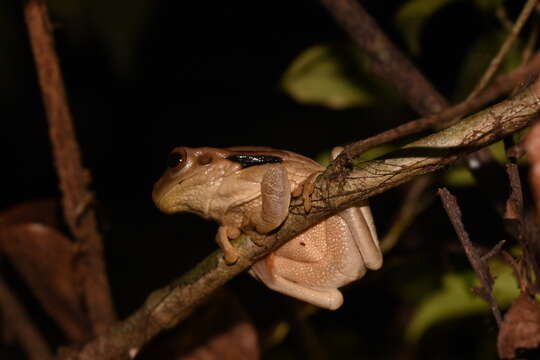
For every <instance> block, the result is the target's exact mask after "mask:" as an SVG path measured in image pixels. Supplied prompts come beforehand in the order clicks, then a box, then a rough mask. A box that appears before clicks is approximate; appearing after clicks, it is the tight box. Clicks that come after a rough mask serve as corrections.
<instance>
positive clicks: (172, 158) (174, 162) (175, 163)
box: [167, 151, 185, 169]
mask: <svg viewBox="0 0 540 360" xmlns="http://www.w3.org/2000/svg"><path fill="white" fill-rule="evenodd" d="M184 160H185V156H184V154H182V153H179V152H177V151H173V152H172V153H170V154H169V157H168V158H167V167H168V168H169V169H176V168H179V167H181V165H182V164H183V163H184Z"/></svg>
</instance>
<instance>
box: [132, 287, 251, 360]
mask: <svg viewBox="0 0 540 360" xmlns="http://www.w3.org/2000/svg"><path fill="white" fill-rule="evenodd" d="M154 345H155V346H154V347H153V348H152V346H150V349H148V351H145V352H144V354H141V355H142V356H141V359H170V360H238V359H240V360H256V359H259V358H260V354H259V344H258V337H257V332H256V329H255V327H254V325H253V323H252V322H251V320H250V319H249V317H248V315H247V314H246V312H245V311H244V309H243V307H242V305H241V304H240V303H239V302H238V301H237V300H236V298H235V296H234V295H233V294H232V293H229V292H226V291H220V292H219V293H218V294H217V295H216V296H215V297H214V298H213V301H211V302H210V303H209V304H208V305H206V306H204V307H203V308H201V309H200V310H199V311H197V312H196V313H194V314H193V315H192V316H191V317H190V318H189V319H188V320H187V321H186V322H185V323H183V324H182V325H180V327H179V329H178V330H176V331H175V332H174V333H172V334H169V335H168V336H166V337H165V338H162V339H160V340H158V341H157V343H156V344H154Z"/></svg>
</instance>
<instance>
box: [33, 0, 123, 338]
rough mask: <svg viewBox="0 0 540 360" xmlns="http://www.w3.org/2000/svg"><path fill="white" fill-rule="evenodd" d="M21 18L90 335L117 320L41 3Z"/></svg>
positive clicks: (87, 179)
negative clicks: (74, 244)
mask: <svg viewBox="0 0 540 360" xmlns="http://www.w3.org/2000/svg"><path fill="white" fill-rule="evenodd" d="M24 15H25V20H26V24H27V27H28V33H29V38H30V44H31V47H32V52H33V54H34V59H35V62H36V69H37V74H38V79H39V84H40V87H41V92H42V96H43V103H44V105H45V110H46V114H47V120H48V122H49V135H50V139H51V143H52V148H53V155H54V160H55V165H56V171H57V173H58V178H59V180H60V188H61V190H62V193H63V199H62V203H63V210H64V217H65V220H66V222H67V224H68V226H69V229H70V230H71V233H72V234H73V235H74V237H75V238H76V239H77V240H79V241H80V243H81V256H80V259H81V266H80V269H81V272H82V273H81V278H82V282H83V288H84V294H85V302H86V306H87V308H88V312H89V316H90V319H91V321H92V324H93V325H94V332H95V333H96V334H99V333H101V332H103V331H104V330H105V329H106V328H107V327H108V326H109V325H110V324H111V323H112V322H113V321H114V320H115V318H116V316H115V312H114V309H113V305H112V301H111V294H110V289H109V285H108V281H107V277H106V274H105V263H104V261H103V245H102V238H101V235H100V233H99V232H98V230H97V222H96V216H95V213H94V211H93V209H91V208H88V209H86V207H87V206H86V205H88V202H89V199H91V197H92V196H91V194H90V192H89V190H88V186H89V184H90V174H89V172H88V170H87V169H85V168H84V167H83V166H82V164H81V156H80V152H79V146H78V144H77V140H76V137H75V131H74V129H73V122H72V120H71V114H70V111H69V107H68V103H67V96H66V92H65V89H64V83H63V80H62V75H61V72H60V66H59V61H58V57H57V55H56V52H55V49H54V39H53V36H52V31H51V24H50V21H49V17H48V14H47V8H46V6H45V3H44V2H43V0H27V1H26V2H25V7H24Z"/></svg>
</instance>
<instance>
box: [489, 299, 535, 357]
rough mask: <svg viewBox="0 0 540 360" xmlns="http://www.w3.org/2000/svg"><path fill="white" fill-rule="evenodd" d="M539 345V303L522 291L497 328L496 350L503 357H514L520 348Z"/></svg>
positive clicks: (526, 348) (525, 348) (524, 348)
mask: <svg viewBox="0 0 540 360" xmlns="http://www.w3.org/2000/svg"><path fill="white" fill-rule="evenodd" d="M538 345H540V304H538V303H537V302H536V301H535V300H534V299H533V298H531V297H530V296H528V295H527V294H524V293H522V294H521V295H520V296H519V297H518V298H517V299H516V300H515V301H514V303H513V304H512V306H511V307H510V310H508V312H507V313H506V315H505V316H504V321H503V323H502V325H501V328H500V330H499V338H498V351H499V356H500V357H501V358H503V359H514V358H515V357H516V356H517V351H518V350H520V349H523V350H528V349H535V348H537V347H538Z"/></svg>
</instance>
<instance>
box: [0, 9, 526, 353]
mask: <svg viewBox="0 0 540 360" xmlns="http://www.w3.org/2000/svg"><path fill="white" fill-rule="evenodd" d="M362 3H363V5H364V6H365V7H366V8H367V10H368V12H370V13H371V14H372V15H373V16H374V18H375V19H376V20H377V21H378V22H379V24H380V25H381V26H382V27H383V28H384V29H385V31H386V32H387V35H389V36H390V37H391V38H392V40H394V41H395V42H396V43H397V44H398V45H400V46H401V47H402V48H404V49H405V45H404V41H403V38H402V37H401V36H400V34H399V32H398V31H397V29H396V28H395V26H394V25H393V17H394V14H395V12H396V10H397V8H398V7H399V6H401V5H402V4H403V1H397V0H395V1H375V0H371V1H363V2H362ZM20 4H21V2H20V1H16V0H1V1H0V121H1V124H2V130H1V132H0V151H1V154H2V157H1V159H2V165H1V167H0V169H1V171H0V174H1V175H2V186H3V191H2V192H1V194H2V196H1V198H0V208H2V209H5V208H8V207H9V206H12V205H15V204H17V203H20V202H22V201H25V200H31V199H36V198H42V197H50V196H58V195H59V191H58V188H57V178H56V174H55V169H54V166H53V162H52V158H51V152H50V145H49V140H48V136H47V125H46V119H45V117H44V112H43V107H42V104H41V99H40V93H39V89H38V87H37V79H36V74H35V70H34V67H33V66H34V64H33V60H32V56H31V53H30V49H29V44H28V41H27V36H26V31H25V25H24V21H23V18H22V11H21V6H20ZM49 4H50V13H51V17H52V19H53V23H54V25H55V36H56V42H57V50H58V53H59V56H60V59H61V65H62V70H63V72H64V76H65V82H66V89H67V92H68V96H69V101H70V105H71V109H72V114H73V119H74V122H75V125H76V129H77V136H78V140H79V142H80V147H81V152H82V154H83V161H84V164H85V166H86V167H88V168H89V169H90V170H91V172H92V175H93V190H94V191H95V193H96V198H97V200H98V209H99V212H100V219H101V225H102V228H103V231H104V234H105V241H106V242H105V246H106V253H107V263H108V268H109V271H110V279H111V286H112V289H113V293H114V296H115V301H116V304H117V306H118V310H119V313H120V315H121V317H125V316H127V315H128V314H129V313H130V312H131V311H132V310H134V309H135V308H136V307H138V306H139V305H140V304H141V303H142V301H143V300H144V298H145V296H146V295H147V294H148V292H149V291H151V290H152V289H155V288H157V287H159V286H162V285H165V284H166V283H168V282H169V281H171V280H172V279H174V278H175V277H177V276H179V275H180V274H182V273H183V272H185V271H186V270H187V269H189V268H191V267H192V266H193V265H194V264H196V263H197V262H198V261H200V260H201V259H202V258H203V257H204V256H206V255H207V254H209V252H210V251H212V250H213V249H215V248H216V245H215V243H214V240H213V238H214V233H215V229H216V225H215V224H214V223H211V222H207V221H204V220H202V219H199V218H197V217H196V216H193V215H187V214H182V215H175V216H166V215H163V214H161V213H159V212H158V211H157V210H156V209H155V208H154V206H153V203H152V201H151V197H150V193H151V190H152V186H153V183H154V182H155V181H156V180H157V178H158V177H159V176H160V175H161V173H162V172H163V171H164V164H165V159H166V156H167V154H168V152H169V151H170V150H171V149H172V148H173V147H175V146H179V145H185V146H193V147H198V146H214V147H227V146H234V145H266V146H271V147H275V148H283V149H288V150H293V151H296V152H299V153H302V154H304V155H307V156H310V157H315V156H316V155H318V154H320V153H321V152H323V151H327V150H328V149H330V148H331V147H333V146H335V145H337V144H345V143H349V142H352V141H355V140H358V139H361V138H363V137H367V136H369V135H372V134H374V133H376V132H378V131H381V130H384V129H387V128H390V127H392V126H394V125H395V124H398V123H402V122H404V121H407V120H411V119H413V118H415V114H414V112H412V111H411V110H410V109H409V108H408V107H407V106H406V105H405V104H400V103H399V102H394V103H393V104H391V105H388V106H377V107H372V108H363V109H361V108H357V109H350V110H341V111H335V110H329V109H327V108H324V107H318V106H306V105H301V104H298V103H297V102H295V101H294V100H293V99H291V98H290V97H288V96H287V94H285V93H284V92H283V91H282V90H281V88H280V86H279V81H280V77H281V75H282V74H283V72H284V71H285V69H286V68H287V66H288V65H289V64H290V63H291V62H292V60H293V59H294V58H295V57H296V56H297V55H299V54H300V53H301V52H302V51H303V50H305V49H306V48H308V47H310V46H312V45H315V44H320V43H346V42H347V41H348V39H347V37H346V35H345V34H344V33H343V32H342V31H341V29H340V28H339V27H338V25H337V24H336V23H335V22H334V20H333V19H332V18H331V17H330V16H329V14H328V13H327V12H326V11H325V10H324V9H323V7H322V5H321V4H320V3H319V2H317V1H272V2H271V1H268V2H256V1H230V2H208V1H199V2H182V1H165V0H162V1H150V0H136V1H127V0H122V1H103V0H100V1H96V0H94V1H91V0H86V1H85V0H78V1H67V0H66V1H61V0H56V1H50V2H49ZM516 9H517V10H519V7H516ZM508 10H509V12H510V15H513V14H514V13H515V9H513V8H509V9H508ZM497 27H500V24H498V23H497V21H496V20H495V19H494V18H493V17H491V18H490V17H486V16H485V15H482V14H480V13H478V10H477V8H476V7H475V6H473V5H472V4H471V2H468V1H456V2H454V3H452V4H451V5H449V6H447V7H445V9H444V11H442V12H440V13H437V14H436V15H435V16H433V17H432V18H431V19H430V20H429V23H428V25H427V26H426V28H427V29H429V31H424V32H423V33H422V49H423V50H422V52H421V53H420V54H418V55H417V56H414V57H412V59H413V61H414V62H415V64H416V65H418V67H419V68H420V69H421V70H422V71H423V72H424V73H425V74H426V76H427V77H428V78H429V79H430V80H431V81H432V82H433V84H434V85H435V87H437V88H438V89H439V90H440V91H441V92H442V93H443V94H445V96H448V97H449V98H451V99H453V100H455V99H456V98H457V97H459V96H460V95H459V94H456V91H455V89H456V86H457V84H456V78H457V74H458V72H459V70H460V66H461V60H462V59H463V57H464V56H465V54H466V52H467V51H468V50H469V48H470V46H471V44H472V43H473V42H474V41H475V40H476V39H477V37H478V36H480V35H481V34H483V33H485V32H489V31H490V30H492V29H494V28H497ZM402 191H403V190H400V189H397V190H393V191H390V192H388V193H386V194H384V195H381V196H379V197H378V198H377V199H374V200H373V201H372V208H373V211H374V214H375V219H376V222H377V224H378V226H379V232H380V233H381V234H384V233H385V226H386V225H388V224H389V223H390V221H391V218H392V215H393V214H395V211H397V208H398V206H397V204H399V200H400V199H401V198H402ZM462 191H463V194H466V195H467V196H469V197H468V198H467V199H468V200H466V201H468V202H467V203H470V205H471V207H470V208H469V210H467V211H469V212H471V213H472V212H474V211H476V209H477V208H476V207H484V206H486V207H487V205H486V204H483V205H482V203H481V202H480V201H479V200H478V198H477V197H476V196H477V195H476V191H474V190H462ZM432 192H433V194H434V193H435V189H433V190H432ZM475 206H476V207H475ZM426 214H429V216H428V215H425V216H423V217H421V218H420V220H419V224H417V225H416V227H414V228H413V230H412V231H411V232H410V233H409V234H408V235H407V236H406V237H405V239H404V240H403V242H404V243H405V245H403V246H401V247H399V248H398V249H396V252H395V253H394V254H390V255H389V258H390V260H387V262H389V263H392V258H393V259H394V260H395V259H399V260H400V261H401V260H403V259H411V256H413V257H414V256H417V257H418V256H419V257H423V260H424V261H427V263H430V264H432V265H433V267H434V268H439V267H441V266H442V267H444V266H445V264H444V263H445V261H446V260H444V259H446V258H447V256H448V255H447V254H446V253H445V252H444V251H442V250H441V243H436V242H434V241H433V239H429V238H427V235H426V234H434V233H436V232H440V231H446V232H447V233H448V234H449V235H445V237H448V236H452V232H451V230H450V227H449V224H448V223H447V220H446V219H445V215H444V213H443V212H442V209H441V208H440V206H439V204H438V203H436V204H435V205H433V206H432V207H431V208H430V209H429V210H428V212H427V213H426ZM487 221H488V222H490V221H491V222H490V223H491V224H493V222H492V221H493V220H492V219H491V220H490V219H489V218H488V219H487ZM476 226H477V227H478V228H482V224H481V223H478V222H477V223H475V224H473V225H472V229H470V230H471V231H472V232H473V233H474V231H475V227H476ZM493 228H496V226H492V227H491V228H490V229H489V231H493V232H495V230H494V229H493ZM483 229H484V230H483V231H486V230H485V229H486V228H485V227H484V228H483ZM484 234H485V233H484ZM429 240H430V241H429ZM387 259H388V258H387ZM426 259H427V260H426ZM412 268H414V265H412V267H411V268H409V269H412ZM408 276H409V274H408V272H407V269H405V270H403V269H401V270H400V274H399V276H398V275H395V274H392V273H391V271H390V270H388V269H385V270H381V271H380V272H377V273H373V274H369V276H367V278H366V279H365V280H364V281H363V282H361V283H359V284H358V285H355V286H353V287H352V288H351V289H350V291H348V292H347V293H346V295H345V305H344V307H343V309H342V310H339V311H338V312H335V313H330V312H326V311H325V312H320V313H319V314H317V315H316V316H315V317H314V320H313V324H314V325H313V326H314V328H315V332H316V333H317V334H319V335H320V336H321V338H325V339H330V340H328V341H332V340H331V339H333V338H332V336H337V337H339V338H346V335H347V334H350V333H352V334H354V336H352V335H351V336H352V338H353V339H354V341H350V342H349V343H348V344H347V345H343V346H341V345H340V346H341V348H344V349H349V350H350V349H351V348H355V347H357V346H358V347H360V345H362V346H364V348H362V349H361V350H358V351H359V353H361V354H364V355H365V354H366V353H368V354H371V358H385V356H389V354H392V353H393V352H394V351H396V349H392V348H391V346H390V345H391V344H393V343H399V342H400V341H401V340H400V339H401V338H400V336H401V335H400V329H402V326H403V325H404V324H403V323H402V322H403V318H404V316H405V315H404V314H406V313H407V311H409V310H407V308H405V310H404V308H402V307H400V306H399V305H398V304H400V301H401V297H400V295H399V294H397V293H396V290H395V289H393V288H392V284H395V283H399V282H401V281H408V279H409V278H408ZM410 276H411V278H410V279H413V278H414V276H415V273H414V269H413V270H411V274H410ZM387 284H390V285H387ZM229 286H230V287H231V288H232V289H233V290H234V292H235V293H236V294H237V295H239V296H238V298H239V299H240V302H241V303H242V304H243V306H244V307H245V308H246V309H247V311H248V313H249V315H250V316H251V317H252V318H254V319H255V320H256V325H257V326H258V328H260V329H262V330H264V328H265V326H266V325H267V324H268V323H270V322H271V320H272V318H273V317H276V316H281V314H283V311H282V308H283V307H284V306H285V307H286V306H289V303H290V302H291V301H292V300H288V299H285V298H284V297H283V296H281V295H279V294H275V293H272V292H270V291H269V290H267V289H266V288H264V287H263V286H262V285H261V284H259V283H257V282H255V281H254V280H253V279H251V278H249V277H248V275H242V276H240V277H238V278H237V279H234V280H233V281H232V282H231V284H230V285H229ZM21 291H24V290H21ZM488 319H489V317H488V316H487V315H486V316H485V317H482V319H481V320H480V323H481V324H482V325H484V328H483V329H484V330H485V328H486V326H485V325H486V324H488V325H487V328H488V330H487V331H488V333H489V332H490V331H492V332H491V333H489V334H488V335H489V336H491V337H492V336H493V335H494V334H495V332H494V330H493V328H492V326H493V324H490V323H489V320H488ZM45 321H46V320H45ZM45 326H53V325H45ZM468 326H469V324H467V323H463V322H462V323H459V324H458V328H459V329H461V328H462V327H464V328H467V327H468ZM336 329H337V330H336ZM489 329H491V330H489ZM262 330H261V331H262ZM336 334H337V335H336ZM489 336H488V337H489ZM288 341H289V342H285V343H284V344H282V345H281V346H282V348H279V347H278V348H277V349H278V350H275V349H274V350H273V351H275V352H277V353H280V351H282V352H283V353H287V351H288V350H286V349H287V346H290V347H291V348H294V341H293V340H290V339H289V340H288ZM291 341H292V343H291ZM336 341H337V340H336ZM345 342H346V341H345ZM454 343H456V344H458V345H456V344H454ZM444 344H445V345H444V347H440V348H439V350H440V351H441V353H444V354H445V356H447V357H445V358H448V359H450V358H452V354H453V351H456V352H457V353H458V354H462V353H461V352H460V350H459V348H460V347H464V348H465V349H469V347H468V345H469V344H468V342H467V341H465V340H463V339H462V338H457V337H456V338H452V339H447V340H446V342H445V343H444ZM455 345H456V346H455ZM333 346H337V345H335V344H334V345H333ZM389 346H390V347H389ZM366 348H369V350H366ZM284 349H285V350H284ZM349 350H347V351H349ZM271 354H272V352H270V355H271ZM351 354H352V353H351ZM270 355H269V356H270ZM432 355H433V353H431V354H427V355H426V356H428V357H426V358H429V356H432ZM353 358H354V357H353ZM390 358H394V357H390ZM431 358H433V357H431Z"/></svg>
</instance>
